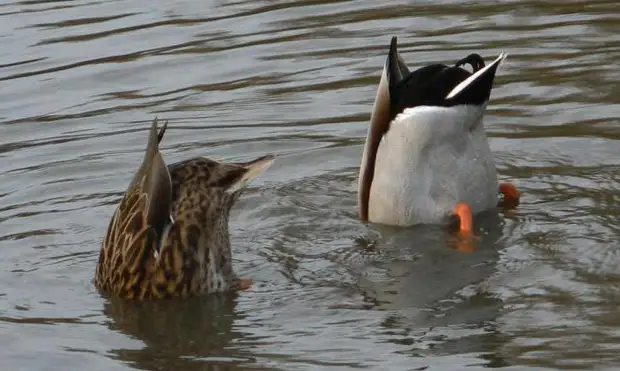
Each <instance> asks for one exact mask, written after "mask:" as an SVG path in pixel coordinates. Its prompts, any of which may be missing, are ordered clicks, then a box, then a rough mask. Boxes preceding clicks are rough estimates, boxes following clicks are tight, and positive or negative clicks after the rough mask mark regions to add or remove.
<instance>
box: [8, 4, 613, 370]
mask: <svg viewBox="0 0 620 371" xmlns="http://www.w3.org/2000/svg"><path fill="white" fill-rule="evenodd" d="M616 8H617V6H616V3H615V2H610V1H603V0H598V1H573V2H568V3H567V2H560V1H551V2H549V1H547V2H539V1H519V2H516V1H510V0H508V1H502V2H493V3H491V2H468V3H462V2H456V1H452V0H445V1H441V2H431V1H418V2H413V3H411V2H402V1H400V2H390V3H389V4H387V3H386V4H383V3H378V2H372V1H365V0H364V1H316V0H303V1H279V0H278V1H233V2H230V1H207V2H205V1H197V0H179V1H174V2H165V1H160V0H152V1H145V0H113V1H105V2H101V1H91V0H74V1H69V0H66V1H19V2H17V1H9V2H4V3H3V4H0V40H1V41H2V44H3V48H2V50H0V84H1V86H2V89H0V125H1V128H2V134H3V135H2V136H1V137H0V158H1V159H2V162H1V165H0V172H2V174H3V176H2V180H3V181H2V183H1V184H0V246H1V248H2V252H3V259H2V263H1V264H2V269H1V270H0V271H1V272H3V273H2V274H1V275H0V281H1V282H2V283H3V284H2V286H1V287H0V327H1V328H2V333H3V335H4V336H3V339H4V343H2V345H3V346H2V347H1V349H2V351H0V357H1V358H2V359H3V365H5V367H6V368H7V369H15V370H21V369H28V370H30V369H46V370H67V369H88V370H127V369H136V368H137V369H144V370H169V369H188V370H194V369H195V370H243V369H248V368H256V369H261V368H262V369H282V370H310V369H312V370H314V369H328V370H331V369H343V370H348V369H358V368H367V369H380V370H415V369H426V368H428V369H439V370H443V369H446V370H449V369H460V368H464V367H467V369H482V368H488V367H508V368H513V369H523V368H524V367H527V368H528V369H535V368H537V367H548V368H555V369H558V368H559V369H589V368H590V369H592V368H600V367H605V366H610V367H611V366H613V365H616V364H618V363H619V362H620V358H619V357H618V355H617V354H619V352H618V345H617V344H620V342H618V329H619V328H620V324H619V323H618V318H617V317H618V316H617V308H618V305H619V303H620V291H619V290H618V289H617V287H618V282H620V279H619V277H620V275H619V273H620V272H619V271H618V264H617V261H618V259H620V254H619V252H618V251H619V250H618V243H617V236H618V232H619V229H618V226H619V225H620V214H619V213H618V212H617V211H616V205H617V204H618V201H619V199H618V194H620V193H619V192H618V191H619V190H620V178H619V176H618V174H620V166H619V165H618V159H617V158H618V153H619V150H620V146H619V144H618V139H619V138H620V136H619V134H620V129H619V128H620V125H619V123H620V120H619V117H620V105H619V104H618V102H619V101H620V90H619V88H618V84H617V80H618V78H617V76H618V72H617V63H616V61H617V60H618V57H619V56H620V48H619V46H620V39H618V37H617V35H618V34H619V32H620V23H619V22H618V20H617V16H616V15H617V10H616ZM392 35H396V36H398V37H399V45H401V48H400V50H401V51H402V54H403V57H404V58H405V59H406V60H407V61H411V67H418V66H420V65H423V64H427V63H433V62H454V61H456V60H458V59H460V58H462V57H463V56H464V55H466V54H469V53H471V52H477V53H479V54H481V55H482V56H484V57H485V58H486V59H487V60H488V59H489V58H492V57H493V56H496V55H497V54H498V53H499V52H500V51H506V52H508V53H509V57H508V59H507V61H506V63H505V64H504V65H503V66H502V68H501V71H500V73H499V74H498V77H497V79H496V88H495V89H494V91H493V96H492V101H491V103H490V104H489V107H488V113H487V115H486V119H485V125H486V127H487V129H488V133H489V137H490V141H491V147H492V149H493V150H494V152H495V156H496V160H497V165H498V169H499V171H500V174H501V178H502V179H508V180H510V181H511V182H514V183H515V184H516V185H517V187H518V188H519V189H520V190H521V191H522V203H521V205H520V207H519V208H518V209H516V210H511V211H506V212H502V213H500V214H495V213H490V215H484V216H480V221H479V225H480V227H481V229H480V231H479V233H478V234H479V237H480V238H479V239H478V240H477V241H476V243H475V249H474V251H473V252H471V253H463V252H461V251H457V250H455V249H454V241H452V240H451V239H450V237H449V235H448V234H447V233H446V231H444V230H442V229H439V228H431V227H420V228H412V229H408V230H407V229H405V230H403V229H395V228H383V227H378V226H367V225H364V224H361V223H360V222H359V221H358V220H357V216H356V210H355V206H356V205H355V204H356V194H355V192H356V184H355V182H356V176H357V167H358V166H359V162H360V156H361V151H362V143H363V140H364V136H365V134H366V129H367V125H368V119H369V114H370V109H371V105H372V101H373V99H374V96H375V91H376V84H377V82H378V77H379V73H380V71H381V67H382V65H383V63H384V61H385V55H386V53H387V47H388V42H389V40H390V37H391V36H392ZM155 115H157V116H159V117H160V118H163V119H168V120H170V124H169V128H168V131H167V133H166V136H167V137H166V141H165V143H164V145H163V154H164V156H165V158H166V160H167V161H168V162H174V161H176V160H178V159H180V158H187V157H188V156H197V155H208V156H211V157H214V158H219V159H226V160H230V161H237V160H247V159H250V158H254V157H258V156H259V155H261V154H263V153H266V152H269V153H275V154H277V155H278V160H277V161H276V162H275V163H274V165H273V166H272V167H271V168H270V169H269V172H268V174H266V176H264V177H261V178H260V179H258V181H257V182H255V183H254V184H253V186H252V187H251V188H250V189H248V191H247V192H246V194H245V196H244V197H243V198H242V199H241V200H240V202H239V203H238V204H237V205H236V206H235V208H234V215H233V217H232V218H231V233H232V240H233V244H234V259H235V269H236V271H238V272H240V273H243V276H247V277H250V278H252V279H253V280H254V282H255V286H254V287H253V288H252V290H250V291H248V292H244V293H241V294H239V296H236V297H232V296H230V297H227V296H222V297H209V298H199V299H196V300H190V301H187V302H175V301H167V302H162V303H144V304H137V303H126V302H120V301H116V300H112V299H108V298H103V297H101V296H100V295H99V294H98V293H97V292H96V291H95V290H94V288H93V286H92V284H91V279H92V275H93V272H94V267H95V263H96V259H97V254H98V249H99V244H100V241H101V237H102V236H103V234H104V232H105V228H106V226H107V223H108V220H109V218H110V216H111V213H112V211H113V209H114V207H115V205H116V203H117V202H118V201H119V199H120V197H121V194H122V191H123V189H125V187H126V185H127V182H128V181H129V179H130V177H131V174H132V173H133V172H134V170H135V168H136V167H137V166H138V164H139V161H140V159H141V156H142V155H141V152H142V151H143V148H144V140H145V133H146V130H147V129H148V123H149V122H150V121H151V120H152V118H153V116H155Z"/></svg>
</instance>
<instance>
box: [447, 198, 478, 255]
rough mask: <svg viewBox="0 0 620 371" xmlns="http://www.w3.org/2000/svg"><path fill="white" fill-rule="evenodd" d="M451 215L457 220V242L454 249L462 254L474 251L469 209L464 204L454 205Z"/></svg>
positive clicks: (471, 220)
mask: <svg viewBox="0 0 620 371" xmlns="http://www.w3.org/2000/svg"><path fill="white" fill-rule="evenodd" d="M452 213H453V214H454V216H455V217H456V218H457V219H458V231H457V236H458V241H457V244H456V249H457V250H459V251H464V252H472V251H474V246H473V244H472V240H473V238H474V221H473V216H472V213H471V208H470V207H469V205H468V204H466V203H464V202H459V203H457V204H456V205H454V208H453V209H452Z"/></svg>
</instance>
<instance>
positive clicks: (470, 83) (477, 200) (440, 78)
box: [358, 37, 520, 235]
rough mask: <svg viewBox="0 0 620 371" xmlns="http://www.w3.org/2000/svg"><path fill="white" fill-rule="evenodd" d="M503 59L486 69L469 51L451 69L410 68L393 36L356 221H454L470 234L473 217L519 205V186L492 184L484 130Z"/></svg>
mask: <svg viewBox="0 0 620 371" xmlns="http://www.w3.org/2000/svg"><path fill="white" fill-rule="evenodd" d="M506 57H507V54H505V53H501V54H500V55H499V56H498V57H497V58H496V59H495V60H494V61H493V62H491V63H489V64H488V65H485V62H484V60H483V58H482V57H481V56H480V55H479V54H469V55H467V56H466V57H465V58H462V59H460V60H458V61H457V62H456V63H455V64H454V65H451V66H448V65H445V64H439V63H438V64H429V65H425V66H423V67H420V68H418V69H417V70H414V71H410V69H409V67H408V66H407V64H406V63H405V61H404V59H403V58H402V57H401V56H400V54H399V53H398V45H397V38H396V37H392V39H391V43H390V49H389V52H388V56H387V59H386V62H385V64H384V68H383V73H382V75H381V79H380V81H379V86H378V88H377V93H376V97H375V101H374V105H373V109H372V113H371V117H370V126H369V128H368V132H367V136H366V141H365V144H364V151H363V154H362V161H361V165H360V170H359V174H358V212H359V218H360V219H361V220H362V221H364V222H371V223H377V224H384V225H392V226H402V227H410V226H413V225H416V224H456V226H457V228H458V231H459V232H461V233H462V234H464V235H472V234H473V228H474V227H473V220H472V219H473V216H474V215H476V214H478V213H480V212H483V211H486V210H489V209H492V208H495V207H498V206H505V207H515V206H517V205H518V203H519V198H520V193H519V191H518V190H517V188H516V187H515V186H514V185H513V184H511V183H500V182H499V181H498V175H497V170H496V166H495V163H494V160H493V154H492V152H491V148H490V146H489V142H488V139H487V136H486V132H485V128H484V125H483V116H484V112H485V109H486V106H487V104H488V102H489V98H490V95H491V90H492V88H493V81H494V78H495V75H496V73H497V71H498V68H499V66H500V65H501V64H502V63H503V62H504V60H505V59H506ZM467 65H470V66H471V68H472V72H469V71H468V70H466V69H465V68H463V67H466V66H467Z"/></svg>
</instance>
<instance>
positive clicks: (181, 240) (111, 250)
mask: <svg viewBox="0 0 620 371" xmlns="http://www.w3.org/2000/svg"><path fill="white" fill-rule="evenodd" d="M166 125H167V123H164V125H163V126H162V128H161V130H159V132H158V130H157V119H155V120H154V121H153V124H152V126H151V130H150V133H149V141H148V145H147V148H146V154H145V156H144V160H143V161H142V165H141V166H140V168H139V169H138V171H137V172H136V174H135V176H134V178H133V180H132V181H131V183H130V185H129V187H128V188H127V191H126V192H125V195H124V196H123V198H122V200H121V202H120V205H119V206H118V207H117V208H116V211H115V212H114V215H113V216H112V220H111V221H110V225H109V226H108V231H107V234H106V236H105V239H104V241H103V243H102V245H101V251H100V253H99V262H98V264H97V270H96V272H95V279H94V283H95V286H96V287H97V288H98V289H99V290H101V291H103V292H106V293H110V294H113V295H116V296H119V297H122V298H128V299H139V300H140V299H156V298H168V297H187V296H195V295H201V294H207V293H212V292H223V291H233V290H238V289H242V288H244V287H245V286H247V285H248V284H247V281H248V280H243V279H239V278H237V277H236V276H235V274H234V273H233V270H232V259H231V250H230V237H229V234H228V214H229V211H230V209H231V207H232V205H234V203H235V201H236V200H237V199H238V198H239V195H240V194H241V191H242V189H243V187H244V186H245V185H246V184H247V183H248V182H249V181H250V180H252V179H253V178H255V177H257V176H258V175H260V174H261V173H262V172H263V171H264V170H265V169H267V168H268V167H269V166H270V165H271V163H272V162H273V160H274V158H273V156H264V157H261V158H258V159H256V160H254V161H250V162H247V163H237V164H225V163H221V162H216V161H213V160H209V159H207V158H202V157H198V158H192V159H189V160H186V161H181V162H178V163H176V164H172V165H170V166H166V163H165V162H164V160H163V158H162V156H161V154H160V153H159V142H160V141H161V140H162V138H163V136H164V133H165V131H166Z"/></svg>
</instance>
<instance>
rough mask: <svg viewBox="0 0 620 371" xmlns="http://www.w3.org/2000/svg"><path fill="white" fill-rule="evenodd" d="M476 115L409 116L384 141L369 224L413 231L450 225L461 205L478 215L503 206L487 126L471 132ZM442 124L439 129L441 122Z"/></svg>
mask: <svg viewBox="0 0 620 371" xmlns="http://www.w3.org/2000/svg"><path fill="white" fill-rule="evenodd" d="M476 114H477V112H476V110H475V109H469V110H466V109H454V108H452V107H445V108H444V107H442V108H434V107H426V108H424V109H418V110H405V111H404V112H403V113H402V114H400V115H399V116H397V117H396V119H395V120H394V121H393V122H392V125H391V127H390V130H389V131H388V132H387V133H386V135H385V136H384V137H383V139H382V143H381V146H380V147H379V150H378V152H377V159H376V162H375V177H374V180H373V184H372V188H371V189H370V200H369V201H370V202H369V204H368V219H369V220H370V221H371V222H374V223H381V224H388V225H398V226H410V225H413V224H445V223H448V222H449V221H450V216H451V215H452V209H453V207H454V205H456V204H457V203H458V202H465V203H467V204H468V205H469V206H470V208H471V212H472V213H473V214H476V213H479V212H481V211H484V210H487V209H491V208H493V207H496V206H497V203H498V193H497V190H498V179H497V171H496V169H495V164H494V162H493V159H492V156H491V149H490V148H489V144H488V141H487V140H486V136H485V133H484V129H483V128H482V125H481V124H480V125H478V127H476V128H474V129H473V130H471V131H469V130H467V129H464V128H463V127H462V125H461V123H462V122H463V120H462V118H463V115H476ZM438 117H441V122H442V124H445V125H438V123H437V121H436V120H437V118H438Z"/></svg>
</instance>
